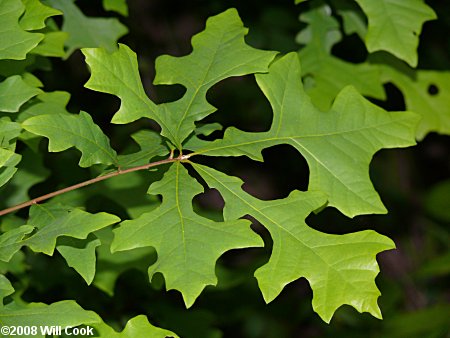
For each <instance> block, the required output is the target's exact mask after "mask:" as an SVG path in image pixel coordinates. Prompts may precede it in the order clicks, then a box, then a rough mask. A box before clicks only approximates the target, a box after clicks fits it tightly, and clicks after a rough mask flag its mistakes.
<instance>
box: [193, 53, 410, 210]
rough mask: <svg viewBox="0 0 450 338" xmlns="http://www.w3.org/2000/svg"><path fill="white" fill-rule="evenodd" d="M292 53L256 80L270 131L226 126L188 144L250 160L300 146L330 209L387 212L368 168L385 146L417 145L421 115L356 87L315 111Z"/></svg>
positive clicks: (313, 182) (313, 181) (313, 185)
mask: <svg viewBox="0 0 450 338" xmlns="http://www.w3.org/2000/svg"><path fill="white" fill-rule="evenodd" d="M300 74H301V69H300V64H299V61H298V58H297V55H296V54H294V53H291V54H288V55H286V56H285V57H283V58H281V59H279V60H278V61H276V62H274V63H273V64H272V66H271V68H270V71H269V73H268V74H258V75H257V76H256V79H257V82H258V85H259V86H260V88H261V89H262V91H263V92H264V94H265V95H266V96H267V98H268V100H269V101H270V103H271V105H272V109H273V111H274V119H273V122H272V127H271V129H270V130H269V131H268V132H263V133H248V132H243V131H240V130H238V129H236V128H228V129H227V130H226V132H225V135H224V138H223V139H220V140H217V141H214V142H205V141H201V140H198V139H195V138H193V139H192V140H191V141H190V142H188V143H187V144H186V147H187V148H188V149H192V150H194V151H195V153H196V154H204V155H208V156H242V155H245V156H248V157H250V158H252V159H255V160H262V155H261V150H262V149H264V148H268V147H271V146H273V145H276V144H282V143H286V144H289V145H291V146H293V147H294V148H296V149H297V150H298V151H299V152H300V153H301V154H302V155H303V156H304V157H305V159H306V160H307V162H308V165H309V168H310V178H309V190H318V191H323V192H325V193H326V194H327V195H328V201H329V205H330V206H334V207H336V208H338V209H339V210H340V211H341V212H342V213H344V214H345V215H347V216H350V217H353V216H355V215H359V214H366V213H385V212H386V209H385V207H384V206H383V203H382V202H381V200H380V198H379V196H378V194H377V193H376V191H375V190H374V188H373V185H372V182H371V181H370V177H369V170H368V167H369V164H370V160H371V158H372V156H373V154H374V153H375V152H377V151H378V150H380V149H382V148H392V147H406V146H410V145H413V144H415V141H414V131H415V128H416V125H417V123H418V120H419V117H418V116H417V114H414V113H411V112H398V113H394V112H390V113H388V112H386V111H384V110H383V109H381V108H379V107H377V106H375V105H373V104H371V103H370V102H368V101H367V100H365V99H364V98H363V97H362V96H361V95H359V94H358V93H357V92H356V91H355V90H354V89H353V88H351V87H347V88H345V89H344V90H342V91H341V92H340V93H339V95H338V96H337V97H336V100H335V101H334V104H333V107H332V108H331V110H330V111H329V112H326V113H325V112H321V111H319V110H317V109H316V108H315V107H314V106H313V105H312V103H311V101H310V99H309V97H308V96H307V95H306V93H305V92H304V90H303V85H302V82H301V75H300Z"/></svg>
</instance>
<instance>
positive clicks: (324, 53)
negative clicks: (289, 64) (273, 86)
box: [297, 4, 385, 111]
mask: <svg viewBox="0 0 450 338" xmlns="http://www.w3.org/2000/svg"><path fill="white" fill-rule="evenodd" d="M300 20H301V21H304V22H306V23H308V26H307V27H306V28H305V29H304V30H302V31H301V32H300V34H299V35H297V42H298V43H300V44H304V45H306V46H305V47H304V48H302V49H301V50H300V52H299V55H300V60H301V64H302V76H303V77H305V76H306V80H307V81H308V82H307V83H308V84H309V85H308V86H307V87H306V88H305V89H306V92H307V93H308V95H309V96H310V97H311V100H312V101H313V103H314V104H315V105H316V106H317V107H318V108H319V109H321V110H324V111H326V110H328V109H330V107H331V105H332V103H333V101H334V99H335V97H336V95H337V94H338V93H339V92H340V91H341V90H342V88H344V87H346V86H349V85H351V86H353V87H355V88H356V90H357V91H358V92H359V93H361V94H362V95H365V96H371V97H373V98H377V99H380V100H384V99H385V94H384V89H383V85H382V84H381V83H380V80H379V79H380V70H379V68H378V67H377V66H375V65H372V64H369V63H367V62H363V63H352V62H345V61H343V60H341V59H339V58H336V57H334V56H333V55H332V54H331V48H332V46H333V45H334V44H335V43H337V42H339V41H340V40H341V33H340V30H339V22H338V21H337V20H336V19H335V18H334V17H333V16H332V12H331V8H330V7H329V6H328V5H325V4H322V5H320V6H316V7H313V8H312V9H311V10H310V11H308V12H306V13H304V14H302V15H301V16H300ZM306 80H305V83H306Z"/></svg>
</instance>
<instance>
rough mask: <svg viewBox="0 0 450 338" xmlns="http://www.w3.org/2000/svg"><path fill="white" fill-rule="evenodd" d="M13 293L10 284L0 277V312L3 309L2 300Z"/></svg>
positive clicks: (3, 277)
mask: <svg viewBox="0 0 450 338" xmlns="http://www.w3.org/2000/svg"><path fill="white" fill-rule="evenodd" d="M13 293H14V288H13V286H12V285H11V282H10V281H9V280H8V279H7V278H6V277H5V276H4V275H0V311H1V310H2V308H3V299H4V298H5V297H7V296H9V295H11V294H13Z"/></svg>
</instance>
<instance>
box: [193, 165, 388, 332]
mask: <svg viewBox="0 0 450 338" xmlns="http://www.w3.org/2000/svg"><path fill="white" fill-rule="evenodd" d="M193 166H194V168H195V169H196V170H197V172H198V173H199V174H200V175H201V176H202V177H203V179H204V180H205V181H206V182H207V184H208V185H209V186H210V187H211V188H216V189H217V190H219V192H220V193H221V195H222V196H223V198H224V200H225V208H224V218H225V219H226V220H233V219H237V218H239V217H242V216H244V215H246V214H249V215H251V216H253V217H255V218H256V219H257V220H258V221H259V222H261V223H262V224H263V225H264V226H265V227H266V228H267V229H268V230H269V232H270V235H271V236H272V239H273V249H272V255H271V257H270V260H269V262H268V263H267V264H266V265H264V266H262V267H261V268H259V269H258V270H257V271H256V272H255V277H256V278H257V280H258V284H259V287H260V289H261V291H262V293H263V296H264V299H265V300H266V302H270V301H272V300H273V299H275V298H276V297H277V296H278V295H279V294H280V292H281V291H282V289H283V288H284V287H285V286H286V285H287V284H288V283H290V282H293V281H295V280H297V279H299V278H301V277H305V278H306V279H307V280H308V281H309V284H310V286H311V289H312V290H313V301H312V305H313V308H314V311H316V312H317V313H318V314H319V316H320V317H321V318H322V319H323V320H324V321H325V322H327V323H328V322H329V321H330V320H331V317H332V316H333V313H334V312H335V311H336V309H337V308H339V307H340V306H341V305H344V304H348V305H351V306H353V307H354V308H355V309H357V310H358V311H359V312H369V313H370V314H372V315H373V316H375V317H377V318H381V313H380V309H379V308H378V304H377V298H378V296H379V295H380V292H379V290H378V289H377V287H376V285H375V277H376V275H377V274H378V272H379V268H378V265H377V262H376V254H377V253H379V252H381V251H384V250H389V249H393V248H394V247H395V245H394V243H393V242H392V241H391V240H390V239H389V238H387V237H385V236H382V235H379V234H377V233H376V232H374V231H361V232H356V233H352V234H346V235H330V234H324V233H321V232H319V231H317V230H314V229H311V228H309V227H308V226H307V225H306V223H305V222H304V220H305V218H306V217H307V216H308V214H309V213H311V212H312V211H314V210H316V209H318V208H320V207H322V206H323V205H324V204H325V202H326V195H324V194H323V193H321V192H315V191H308V192H300V191H293V192H292V193H291V194H290V195H289V196H288V197H287V198H284V199H280V200H274V201H261V200H258V199H256V198H255V197H252V196H250V195H249V194H247V193H245V192H244V191H243V190H242V189H241V186H242V185H243V183H244V182H242V181H241V180H240V179H238V178H235V177H231V176H227V175H225V174H223V173H221V172H219V171H216V170H214V169H211V168H208V167H206V166H202V165H198V164H193Z"/></svg>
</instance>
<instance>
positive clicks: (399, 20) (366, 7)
mask: <svg viewBox="0 0 450 338" xmlns="http://www.w3.org/2000/svg"><path fill="white" fill-rule="evenodd" d="M355 1H356V2H357V3H358V4H359V5H360V6H361V8H362V9H363V11H364V12H365V14H366V15H367V17H368V19H369V28H368V31H367V35H366V45H367V49H368V51H369V52H371V53H372V52H375V51H378V50H385V51H387V52H389V53H391V54H393V55H395V56H396V57H398V58H399V59H402V60H404V61H406V62H407V63H408V64H409V65H410V66H411V67H416V66H417V46H418V45H419V35H420V32H421V30H422V25H423V23H424V22H425V21H429V20H433V19H436V14H435V13H434V11H433V10H432V9H431V8H430V7H429V6H428V5H426V4H425V3H424V2H423V0H410V1H408V3H405V2H404V1H403V0H378V1H373V0H355Z"/></svg>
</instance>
